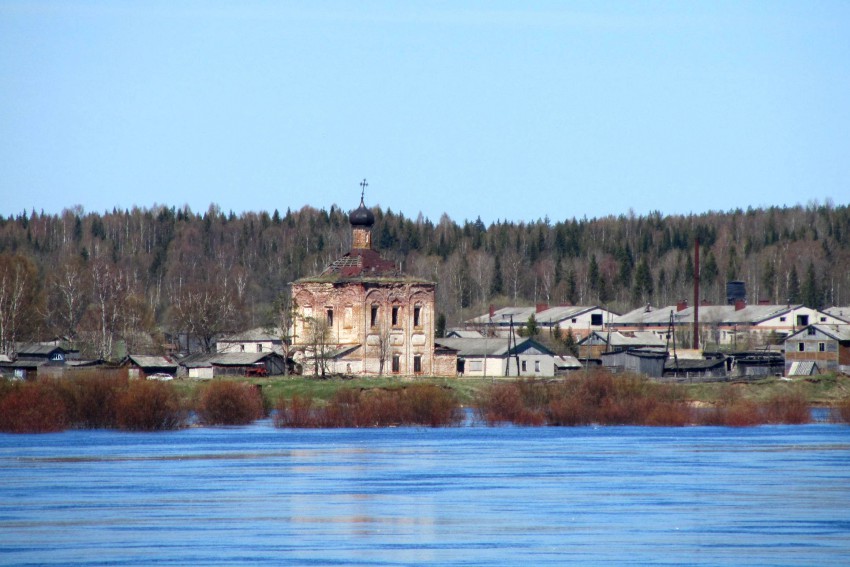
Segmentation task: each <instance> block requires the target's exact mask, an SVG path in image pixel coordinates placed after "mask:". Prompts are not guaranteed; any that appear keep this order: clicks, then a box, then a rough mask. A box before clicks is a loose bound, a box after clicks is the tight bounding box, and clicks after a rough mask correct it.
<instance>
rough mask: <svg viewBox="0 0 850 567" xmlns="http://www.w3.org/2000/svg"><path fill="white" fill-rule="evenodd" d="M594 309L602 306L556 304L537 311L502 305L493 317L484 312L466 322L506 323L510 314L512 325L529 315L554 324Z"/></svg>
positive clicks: (544, 323) (529, 308) (482, 323)
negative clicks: (512, 320)
mask: <svg viewBox="0 0 850 567" xmlns="http://www.w3.org/2000/svg"><path fill="white" fill-rule="evenodd" d="M596 309H602V308H601V307H599V306H598V305H593V306H581V305H558V306H555V307H549V308H547V309H544V310H542V311H541V312H539V313H538V312H537V307H534V306H530V307H502V308H501V309H497V310H496V311H495V312H494V313H493V317H490V314H489V313H485V314H484V315H480V316H478V317H475V318H473V319H469V320H467V321H466V323H467V324H470V325H486V324H489V323H492V324H494V325H507V324H508V323H509V322H510V319H511V316H513V319H514V325H517V324H519V325H521V324H524V323H525V322H526V321H528V318H529V317H531V315H534V319H535V320H536V321H537V322H538V323H540V324H542V325H554V324H555V323H559V322H561V321H565V320H567V319H574V318H576V317H578V316H580V315H583V314H585V313H587V312H588V311H593V310H596Z"/></svg>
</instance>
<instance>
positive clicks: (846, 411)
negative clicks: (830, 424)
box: [832, 397, 850, 423]
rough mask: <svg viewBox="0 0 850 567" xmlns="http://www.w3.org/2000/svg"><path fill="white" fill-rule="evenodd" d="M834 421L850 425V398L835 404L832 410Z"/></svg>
mask: <svg viewBox="0 0 850 567" xmlns="http://www.w3.org/2000/svg"><path fill="white" fill-rule="evenodd" d="M832 419H833V421H837V422H840V423H850V397H847V398H844V399H843V400H841V401H839V402H838V403H837V404H835V406H834V407H833V408H832Z"/></svg>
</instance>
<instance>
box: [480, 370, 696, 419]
mask: <svg viewBox="0 0 850 567" xmlns="http://www.w3.org/2000/svg"><path fill="white" fill-rule="evenodd" d="M477 405H478V415H479V417H480V418H481V419H482V420H483V421H484V422H485V423H488V424H491V425H492V424H497V423H514V424H519V425H547V424H548V425H587V424H590V423H598V424H602V425H687V424H688V423H691V422H692V416H691V412H690V408H689V407H688V406H687V404H686V403H685V402H684V401H683V400H681V399H679V397H678V396H677V395H676V392H675V390H674V389H673V388H672V387H670V386H665V385H661V384H655V383H652V382H650V381H648V380H646V379H644V378H639V377H635V376H631V375H623V376H613V375H611V374H610V373H607V372H601V371H600V372H594V373H593V374H591V375H589V376H580V377H575V378H568V379H565V380H561V381H558V382H539V381H535V380H519V381H516V382H503V383H499V384H494V385H492V386H491V387H490V388H488V389H487V390H485V391H484V393H483V394H482V395H481V396H480V397H479V399H478V404H477Z"/></svg>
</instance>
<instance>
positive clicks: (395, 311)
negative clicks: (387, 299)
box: [393, 305, 399, 327]
mask: <svg viewBox="0 0 850 567" xmlns="http://www.w3.org/2000/svg"><path fill="white" fill-rule="evenodd" d="M398 310H399V307H398V306H396V305H394V306H393V327H398Z"/></svg>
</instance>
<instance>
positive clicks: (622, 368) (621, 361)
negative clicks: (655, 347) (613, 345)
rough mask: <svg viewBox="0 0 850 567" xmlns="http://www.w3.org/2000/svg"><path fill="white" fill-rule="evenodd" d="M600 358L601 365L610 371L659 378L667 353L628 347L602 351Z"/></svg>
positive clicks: (662, 371) (662, 373)
mask: <svg viewBox="0 0 850 567" xmlns="http://www.w3.org/2000/svg"><path fill="white" fill-rule="evenodd" d="M600 358H601V359H602V366H604V367H605V368H608V369H609V370H611V371H612V372H636V373H638V374H644V375H646V376H649V377H650V378H661V377H662V376H663V375H664V362H665V360H667V353H664V352H657V351H652V350H641V349H629V350H622V351H617V352H603V353H602V354H601V355H600Z"/></svg>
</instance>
